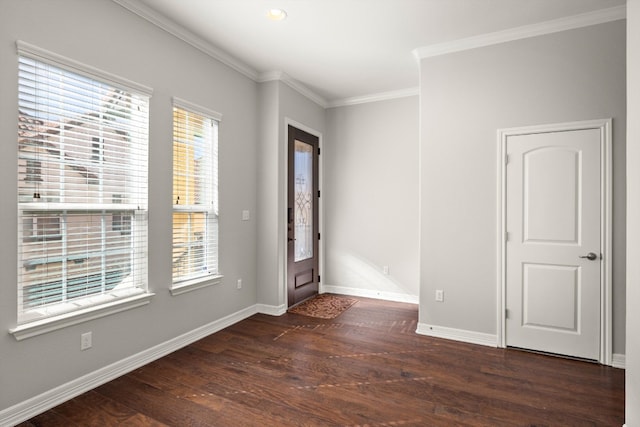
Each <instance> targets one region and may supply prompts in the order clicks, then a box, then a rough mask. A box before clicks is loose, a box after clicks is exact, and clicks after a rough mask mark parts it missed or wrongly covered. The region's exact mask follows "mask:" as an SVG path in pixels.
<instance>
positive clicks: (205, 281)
mask: <svg viewBox="0 0 640 427" xmlns="http://www.w3.org/2000/svg"><path fill="white" fill-rule="evenodd" d="M223 277H224V276H222V275H217V276H211V277H199V278H197V279H193V280H187V281H184V282H180V283H177V284H174V285H173V287H172V288H171V289H170V291H171V295H173V296H176V295H180V294H184V293H186V292H191V291H195V290H196V289H201V288H206V287H208V286H213V285H219V284H220V283H221V282H222V278H223Z"/></svg>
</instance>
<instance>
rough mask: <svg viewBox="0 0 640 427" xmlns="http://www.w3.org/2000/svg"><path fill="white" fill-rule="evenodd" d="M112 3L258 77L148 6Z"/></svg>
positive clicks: (131, 1)
mask: <svg viewBox="0 0 640 427" xmlns="http://www.w3.org/2000/svg"><path fill="white" fill-rule="evenodd" d="M112 1H113V2H114V3H117V4H119V5H120V6H122V7H124V8H125V9H127V10H129V11H130V12H133V13H135V14H136V15H138V16H140V17H141V18H143V19H146V20H147V21H149V22H151V23H152V24H153V25H155V26H157V27H159V28H161V29H163V30H164V31H166V32H168V33H169V34H171V35H173V36H175V37H177V38H179V39H180V40H182V41H184V42H186V43H188V44H190V45H191V46H193V47H195V48H196V49H198V50H200V51H201V52H204V53H205V54H207V55H209V56H210V57H212V58H214V59H216V60H218V61H220V62H222V63H223V64H225V65H226V66H228V67H230V68H232V69H233V70H235V71H237V72H239V73H240V74H243V75H244V76H246V77H249V78H250V79H251V80H254V81H256V80H257V78H258V72H257V71H256V70H254V69H253V68H252V67H250V66H249V65H247V64H245V63H244V62H242V61H240V60H239V59H237V58H234V57H233V56H231V55H229V54H228V53H227V52H225V51H223V50H221V49H219V48H217V47H215V46H214V45H213V44H211V43H209V42H208V41H206V40H204V39H203V38H201V37H199V36H197V35H195V34H194V33H192V32H191V31H188V30H187V29H185V28H184V27H182V26H181V25H178V24H176V23H175V22H173V21H171V20H170V19H168V18H167V17H165V16H164V15H161V14H159V13H158V12H156V11H154V10H153V9H151V8H149V7H148V6H146V5H144V4H143V3H141V2H138V1H136V0H112Z"/></svg>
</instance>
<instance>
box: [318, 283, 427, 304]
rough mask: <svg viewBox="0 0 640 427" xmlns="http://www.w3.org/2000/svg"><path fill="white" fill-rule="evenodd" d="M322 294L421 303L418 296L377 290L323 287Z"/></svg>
mask: <svg viewBox="0 0 640 427" xmlns="http://www.w3.org/2000/svg"><path fill="white" fill-rule="evenodd" d="M322 293H331V294H339V295H350V296H353V297H363V298H374V299H382V300H386V301H395V302H406V303H409V304H418V302H419V299H418V296H417V295H409V294H401V293H397V292H385V291H378V290H375V289H360V288H349V287H346V286H332V285H322Z"/></svg>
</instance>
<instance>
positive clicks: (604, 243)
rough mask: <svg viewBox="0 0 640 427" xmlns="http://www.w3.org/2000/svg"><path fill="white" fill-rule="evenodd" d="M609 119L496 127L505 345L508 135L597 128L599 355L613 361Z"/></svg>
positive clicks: (503, 338) (501, 339) (500, 322)
mask: <svg viewBox="0 0 640 427" xmlns="http://www.w3.org/2000/svg"><path fill="white" fill-rule="evenodd" d="M611 124H612V120H611V119H610V118H609V119H598V120H585V121H576V122H565V123H555V124H544V125H534V126H524V127H515V128H504V129H498V131H497V143H498V147H497V152H498V156H497V172H498V173H497V181H498V182H497V190H498V197H497V202H498V205H497V227H496V229H497V232H498V233H497V236H496V242H497V260H498V265H497V270H496V271H497V272H498V275H497V297H498V298H497V301H496V307H497V315H496V326H497V327H496V331H497V334H496V335H497V345H498V347H501V348H506V346H507V335H506V311H505V309H506V285H507V278H506V256H507V247H506V246H507V245H506V244H505V242H506V233H507V229H506V213H507V199H506V197H507V192H506V189H507V174H506V166H507V158H506V153H507V139H508V138H509V137H511V136H516V135H530V134H536V133H547V132H563V131H575V130H588V129H597V130H599V131H600V253H601V254H602V257H603V259H602V264H601V267H602V268H601V269H600V356H599V358H598V362H600V363H601V364H603V365H612V363H613V360H612V359H613V347H612V337H613V292H612V270H611V267H612V262H611V248H612V233H611V231H612V205H613V200H612V197H613V169H612V165H613V159H612V140H611V129H612V128H611Z"/></svg>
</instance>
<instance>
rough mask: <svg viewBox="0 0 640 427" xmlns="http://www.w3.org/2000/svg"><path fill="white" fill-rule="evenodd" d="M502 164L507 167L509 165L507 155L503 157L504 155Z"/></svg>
mask: <svg viewBox="0 0 640 427" xmlns="http://www.w3.org/2000/svg"><path fill="white" fill-rule="evenodd" d="M504 164H505V165H508V164H509V155H508V154H505V155H504Z"/></svg>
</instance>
